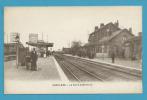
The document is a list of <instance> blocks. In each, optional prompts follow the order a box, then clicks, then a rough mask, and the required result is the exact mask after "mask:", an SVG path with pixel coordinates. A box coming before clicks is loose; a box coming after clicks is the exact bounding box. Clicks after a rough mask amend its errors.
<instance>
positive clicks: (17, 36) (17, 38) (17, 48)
mask: <svg viewBox="0 0 147 100" xmlns="http://www.w3.org/2000/svg"><path fill="white" fill-rule="evenodd" d="M15 40H16V66H17V68H18V66H19V65H18V64H19V61H18V59H19V35H18V34H17V35H16V37H15Z"/></svg>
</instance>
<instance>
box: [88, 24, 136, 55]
mask: <svg viewBox="0 0 147 100" xmlns="http://www.w3.org/2000/svg"><path fill="white" fill-rule="evenodd" d="M133 37H134V35H133V34H132V29H131V28H130V29H129V30H128V29H120V28H119V22H118V21H117V22H116V23H112V22H110V23H108V24H106V25H104V24H103V23H101V24H100V28H98V26H96V27H95V30H94V32H92V33H91V34H90V35H89V39H88V44H89V46H90V47H91V49H90V50H91V51H92V52H94V53H95V54H96V56H107V57H110V56H111V53H112V52H114V53H115V55H116V56H117V57H125V50H126V49H125V46H124V43H125V41H127V40H129V39H131V38H133Z"/></svg>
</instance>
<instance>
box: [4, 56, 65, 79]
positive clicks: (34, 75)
mask: <svg viewBox="0 0 147 100" xmlns="http://www.w3.org/2000/svg"><path fill="white" fill-rule="evenodd" d="M37 67H38V68H37V69H38V70H37V71H31V70H27V69H26V66H19V67H18V68H17V67H16V60H13V61H8V62H5V63H4V72H5V74H4V76H5V80H13V81H14V80H19V81H20V80H27V81H34V80H48V81H49V80H50V81H56V80H57V81H61V80H66V76H65V75H64V72H63V71H62V70H61V68H60V67H59V65H58V63H57V62H56V60H55V58H54V57H53V56H50V57H47V58H39V59H38V61H37Z"/></svg>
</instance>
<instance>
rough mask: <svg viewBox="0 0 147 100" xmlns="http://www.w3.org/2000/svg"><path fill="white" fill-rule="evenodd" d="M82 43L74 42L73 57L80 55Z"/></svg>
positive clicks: (72, 46) (72, 47)
mask: <svg viewBox="0 0 147 100" xmlns="http://www.w3.org/2000/svg"><path fill="white" fill-rule="evenodd" d="M81 44H82V43H81V41H73V42H72V45H71V52H72V54H73V55H78V54H79V50H80V47H81Z"/></svg>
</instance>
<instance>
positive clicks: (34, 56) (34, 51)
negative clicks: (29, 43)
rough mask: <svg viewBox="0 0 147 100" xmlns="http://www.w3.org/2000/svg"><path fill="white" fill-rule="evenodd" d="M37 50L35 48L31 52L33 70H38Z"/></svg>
mask: <svg viewBox="0 0 147 100" xmlns="http://www.w3.org/2000/svg"><path fill="white" fill-rule="evenodd" d="M37 59H38V56H37V52H36V50H35V48H33V51H32V52H31V70H34V71H36V70H37Z"/></svg>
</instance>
